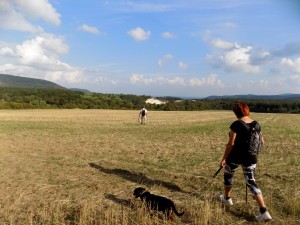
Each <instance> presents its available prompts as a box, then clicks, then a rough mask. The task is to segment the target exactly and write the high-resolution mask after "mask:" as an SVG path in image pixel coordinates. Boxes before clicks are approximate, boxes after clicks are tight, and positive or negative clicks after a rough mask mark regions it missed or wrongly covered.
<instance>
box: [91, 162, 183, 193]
mask: <svg viewBox="0 0 300 225" xmlns="http://www.w3.org/2000/svg"><path fill="white" fill-rule="evenodd" d="M89 165H90V167H92V168H95V169H97V170H99V171H100V172H103V173H106V174H113V175H117V176H119V177H122V178H123V179H126V180H129V181H131V182H135V183H137V184H142V185H147V186H154V185H158V186H162V187H165V188H167V189H169V190H171V191H177V192H184V191H183V190H182V189H181V188H180V187H179V186H177V185H176V184H173V183H171V182H166V181H161V180H156V179H150V178H148V177H146V176H145V175H144V174H142V173H133V172H130V171H128V170H124V169H107V168H104V167H102V166H100V165H97V164H95V163H89Z"/></svg>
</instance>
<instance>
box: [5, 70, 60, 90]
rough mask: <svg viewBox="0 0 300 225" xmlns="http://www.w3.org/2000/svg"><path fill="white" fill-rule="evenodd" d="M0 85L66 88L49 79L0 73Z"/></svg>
mask: <svg viewBox="0 0 300 225" xmlns="http://www.w3.org/2000/svg"><path fill="white" fill-rule="evenodd" d="M0 87H14V88H50V89H66V88H65V87H62V86H60V85H58V84H56V83H53V82H51V81H46V80H42V79H35V78H28V77H20V76H14V75H8V74H0Z"/></svg>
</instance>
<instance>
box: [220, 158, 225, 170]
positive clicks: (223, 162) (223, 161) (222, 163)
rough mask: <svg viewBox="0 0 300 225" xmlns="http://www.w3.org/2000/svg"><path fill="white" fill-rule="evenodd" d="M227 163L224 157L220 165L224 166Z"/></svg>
mask: <svg viewBox="0 0 300 225" xmlns="http://www.w3.org/2000/svg"><path fill="white" fill-rule="evenodd" d="M225 164H226V159H222V160H221V162H220V167H222V168H223V167H224V166H225Z"/></svg>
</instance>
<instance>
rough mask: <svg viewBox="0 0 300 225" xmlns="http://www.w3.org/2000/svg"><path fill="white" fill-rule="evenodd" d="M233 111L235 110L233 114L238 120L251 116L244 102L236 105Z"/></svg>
mask: <svg viewBox="0 0 300 225" xmlns="http://www.w3.org/2000/svg"><path fill="white" fill-rule="evenodd" d="M232 110H233V112H234V114H235V115H236V117H237V118H241V117H244V116H249V115H250V109H249V107H248V106H247V105H246V104H245V103H243V102H240V103H237V104H235V105H234V106H233V109H232Z"/></svg>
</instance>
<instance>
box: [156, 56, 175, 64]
mask: <svg viewBox="0 0 300 225" xmlns="http://www.w3.org/2000/svg"><path fill="white" fill-rule="evenodd" d="M172 59H173V55H172V54H166V55H164V56H163V57H162V58H160V59H159V60H158V65H159V66H163V65H164V64H165V63H166V62H168V61H171V60H172Z"/></svg>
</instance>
